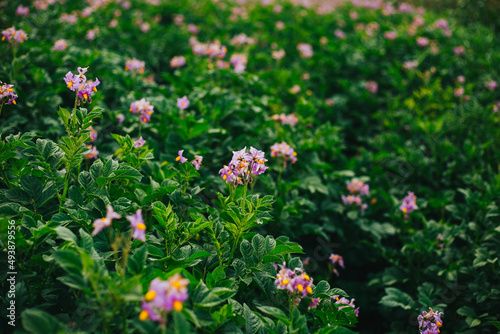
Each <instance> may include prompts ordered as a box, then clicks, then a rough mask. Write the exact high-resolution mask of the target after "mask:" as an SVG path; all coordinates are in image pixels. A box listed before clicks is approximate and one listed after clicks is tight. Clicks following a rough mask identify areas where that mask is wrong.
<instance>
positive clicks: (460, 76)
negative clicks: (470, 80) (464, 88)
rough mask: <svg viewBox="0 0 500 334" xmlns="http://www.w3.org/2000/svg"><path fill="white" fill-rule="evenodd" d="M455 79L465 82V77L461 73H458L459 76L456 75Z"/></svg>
mask: <svg viewBox="0 0 500 334" xmlns="http://www.w3.org/2000/svg"><path fill="white" fill-rule="evenodd" d="M457 81H458V82H459V83H461V84H463V83H464V82H465V77H464V76H463V75H459V76H458V77H457Z"/></svg>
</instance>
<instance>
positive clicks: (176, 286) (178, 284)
mask: <svg viewBox="0 0 500 334" xmlns="http://www.w3.org/2000/svg"><path fill="white" fill-rule="evenodd" d="M172 286H173V287H174V288H176V289H180V288H181V283H180V282H179V281H174V283H172Z"/></svg>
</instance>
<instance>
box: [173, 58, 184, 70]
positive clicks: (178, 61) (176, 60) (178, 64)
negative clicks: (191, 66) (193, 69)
mask: <svg viewBox="0 0 500 334" xmlns="http://www.w3.org/2000/svg"><path fill="white" fill-rule="evenodd" d="M184 65H186V58H184V57H183V56H175V57H174V58H172V60H171V61H170V66H171V67H173V68H176V67H182V66H184Z"/></svg>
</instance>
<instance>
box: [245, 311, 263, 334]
mask: <svg viewBox="0 0 500 334" xmlns="http://www.w3.org/2000/svg"><path fill="white" fill-rule="evenodd" d="M243 316H244V317H245V320H246V324H245V330H246V333H247V334H254V333H257V331H258V330H259V329H261V328H262V327H263V325H264V324H263V323H262V321H261V320H260V319H259V317H258V316H257V315H256V314H255V313H254V312H253V311H252V310H251V309H250V308H249V307H248V306H247V304H243Z"/></svg>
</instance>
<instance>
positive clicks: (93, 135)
mask: <svg viewBox="0 0 500 334" xmlns="http://www.w3.org/2000/svg"><path fill="white" fill-rule="evenodd" d="M87 130H90V141H95V140H96V139H97V131H96V130H94V128H93V127H92V126H89V127H88V129H87Z"/></svg>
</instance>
